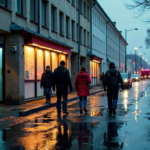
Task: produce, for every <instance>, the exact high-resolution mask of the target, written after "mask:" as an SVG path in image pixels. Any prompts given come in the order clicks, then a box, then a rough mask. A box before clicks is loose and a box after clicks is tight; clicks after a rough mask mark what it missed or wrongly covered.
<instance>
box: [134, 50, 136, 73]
mask: <svg viewBox="0 0 150 150" xmlns="http://www.w3.org/2000/svg"><path fill="white" fill-rule="evenodd" d="M135 56H136V50H135V55H134V61H135V67H134V70H135V71H136V57H135Z"/></svg>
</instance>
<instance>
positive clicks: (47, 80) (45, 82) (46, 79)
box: [40, 66, 53, 103]
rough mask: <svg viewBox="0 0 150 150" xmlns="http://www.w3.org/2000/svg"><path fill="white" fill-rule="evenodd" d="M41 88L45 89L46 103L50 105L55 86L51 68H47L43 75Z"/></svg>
mask: <svg viewBox="0 0 150 150" xmlns="http://www.w3.org/2000/svg"><path fill="white" fill-rule="evenodd" d="M40 86H41V89H42V87H43V88H44V89H45V92H46V102H45V103H50V100H51V93H52V91H51V87H52V86H53V72H52V71H51V70H50V66H47V67H46V70H45V72H44V73H43V74H42V77H41V85H40Z"/></svg>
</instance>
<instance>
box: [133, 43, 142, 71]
mask: <svg viewBox="0 0 150 150" xmlns="http://www.w3.org/2000/svg"><path fill="white" fill-rule="evenodd" d="M138 48H142V46H139V47H135V48H134V50H135V72H137V60H136V59H137V56H136V53H137V50H138Z"/></svg>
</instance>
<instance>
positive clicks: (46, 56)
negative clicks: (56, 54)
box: [45, 51, 51, 67]
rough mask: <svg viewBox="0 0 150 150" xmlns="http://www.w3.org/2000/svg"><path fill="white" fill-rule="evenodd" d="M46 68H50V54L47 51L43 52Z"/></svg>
mask: <svg viewBox="0 0 150 150" xmlns="http://www.w3.org/2000/svg"><path fill="white" fill-rule="evenodd" d="M46 66H50V52H48V51H45V67H46ZM50 67H51V66H50Z"/></svg>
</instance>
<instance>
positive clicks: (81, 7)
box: [80, 0, 83, 14]
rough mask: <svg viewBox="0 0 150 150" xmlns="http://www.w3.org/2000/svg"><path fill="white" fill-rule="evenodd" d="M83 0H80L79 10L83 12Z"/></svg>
mask: <svg viewBox="0 0 150 150" xmlns="http://www.w3.org/2000/svg"><path fill="white" fill-rule="evenodd" d="M82 3H83V0H80V12H81V14H83V4H82Z"/></svg>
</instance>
